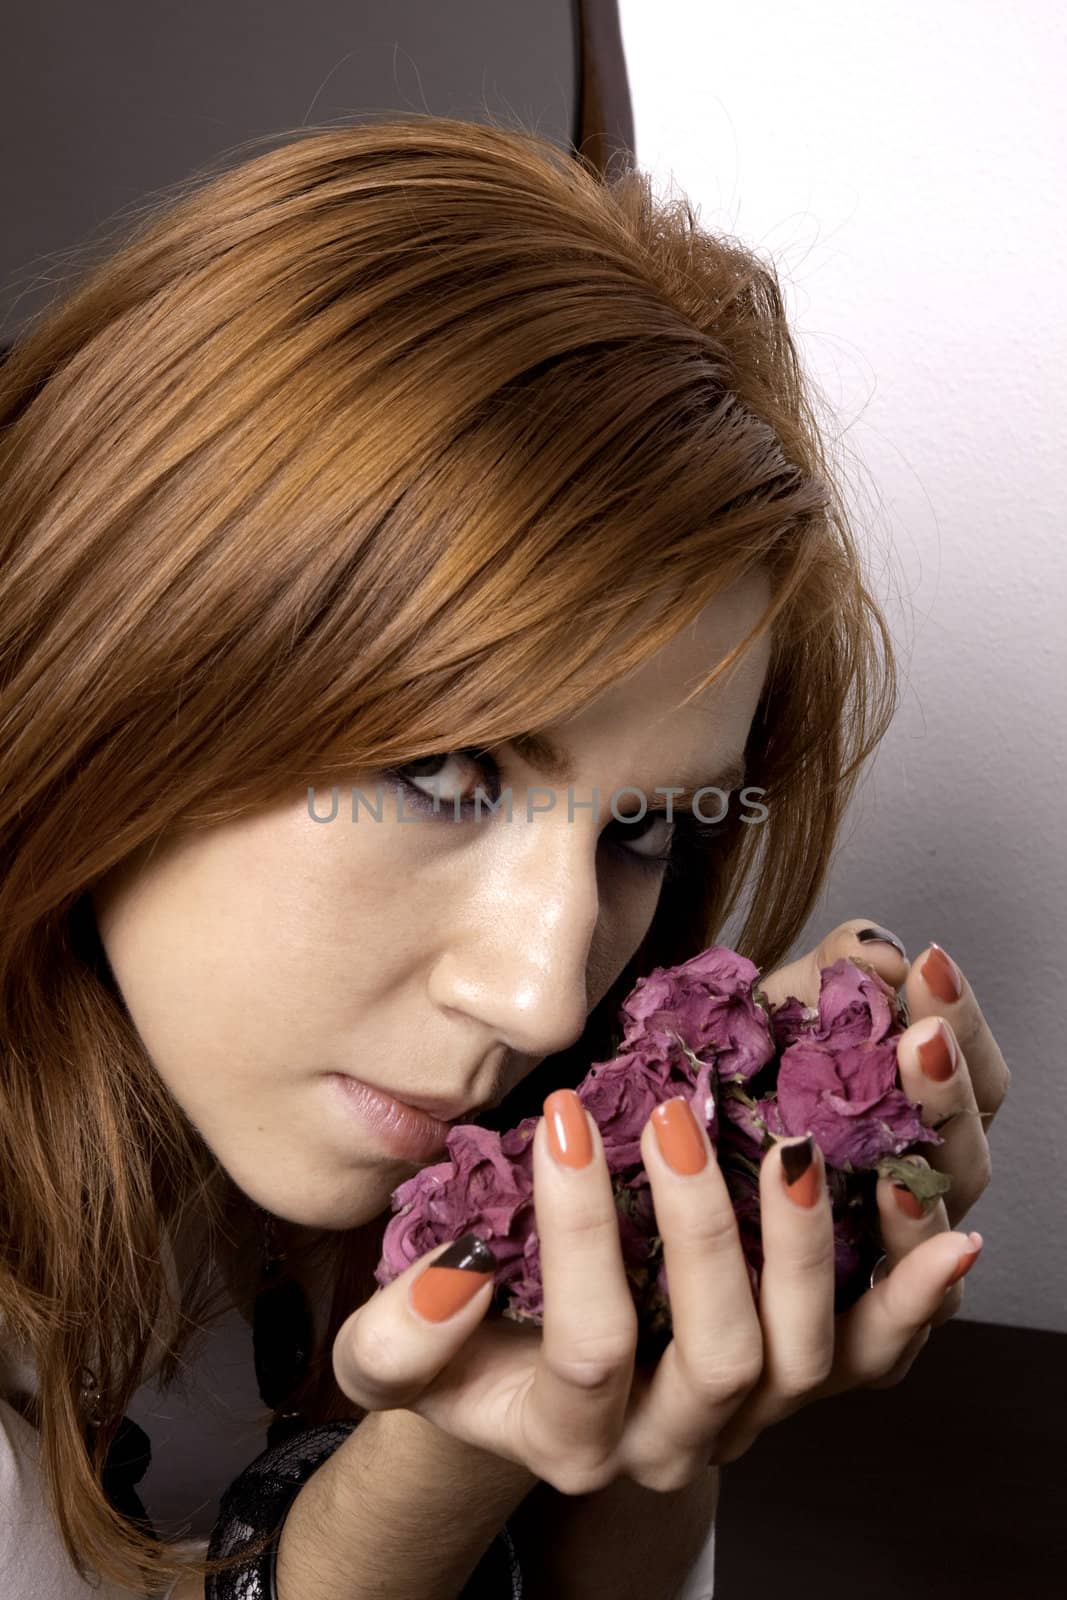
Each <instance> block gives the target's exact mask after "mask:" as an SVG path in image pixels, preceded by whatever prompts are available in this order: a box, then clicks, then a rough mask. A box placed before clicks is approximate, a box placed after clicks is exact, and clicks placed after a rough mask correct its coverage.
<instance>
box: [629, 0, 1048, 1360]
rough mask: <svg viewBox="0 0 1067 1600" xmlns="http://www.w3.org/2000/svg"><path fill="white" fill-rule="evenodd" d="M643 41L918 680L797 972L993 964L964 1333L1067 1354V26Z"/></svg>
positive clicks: (645, 115)
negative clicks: (806, 398) (994, 1057)
mask: <svg viewBox="0 0 1067 1600" xmlns="http://www.w3.org/2000/svg"><path fill="white" fill-rule="evenodd" d="M620 15H621V20H622V28H623V41H624V46H625V50H626V57H627V64H628V69H629V73H630V82H631V88H632V92H633V104H634V118H635V129H636V148H637V159H638V164H639V165H640V166H641V167H642V168H644V169H645V170H646V171H650V172H651V173H652V174H653V176H654V178H655V180H656V185H657V187H662V186H666V185H668V184H669V183H670V181H671V180H672V179H673V183H674V186H675V188H676V189H679V190H681V191H684V192H685V193H687V194H688V196H689V198H690V199H691V201H692V202H693V203H694V204H695V205H696V206H697V207H698V208H699V213H700V221H701V224H702V226H704V227H705V228H708V229H709V230H712V231H715V232H725V233H730V234H735V235H737V236H738V237H739V238H741V239H742V240H743V241H744V242H745V243H746V244H749V245H751V246H753V247H755V248H756V249H757V251H758V252H760V253H761V254H763V255H764V256H765V257H767V258H771V259H773V261H774V262H775V264H776V266H777V268H778V271H779V275H780V279H781V282H782V287H783V290H784V292H785V295H786V301H787V305H788V307H789V310H790V314H791V317H792V319H793V323H794V327H795V328H796V330H797V332H798V334H799V336H800V342H801V348H802V353H803V355H804V359H805V362H806V365H807V367H808V370H809V372H810V374H811V376H812V377H813V379H814V380H815V382H816V383H817V384H818V386H819V387H820V389H821V390H822V392H823V394H824V396H825V398H826V401H827V402H828V403H829V405H830V406H831V407H832V410H833V412H834V414H835V415H836V419H837V422H836V426H835V431H836V433H838V434H839V436H840V442H839V446H838V455H839V461H840V464H841V466H842V468H843V470H844V472H845V473H846V476H847V479H848V482H849V484H850V502H851V504H852V507H853V511H854V514H855V516H856V518H857V531H858V532H859V534H860V536H861V539H862V541H863V543H864V546H865V548H866V549H867V551H868V553H869V555H868V560H869V571H870V574H871V578H872V582H873V586H874V588H875V592H876V593H877V595H878V597H879V599H880V600H881V602H882V603H883V605H884V607H885V609H886V611H887V614H888V616H889V619H890V622H891V626H892V630H893V635H894V639H895V641H896V643H897V645H898V648H899V652H900V656H901V662H902V666H903V668H904V672H903V680H904V681H903V690H902V696H901V704H900V710H899V711H898V713H897V717H896V720H895V722H894V724H893V726H892V729H891V730H890V733H889V734H888V735H887V737H886V739H885V740H884V742H883V744H882V746H881V747H880V749H879V752H878V754H877V756H876V757H875V758H874V760H873V761H872V763H871V765H870V767H869V768H868V775H867V777H866V778H865V780H864V781H863V783H862V784H861V788H860V791H859V793H858V796H857V799H856V801H855V802H854V804H853V807H852V811H851V813H850V816H849V819H848V821H847V823H846V827H845V832H844V835H843V842H842V846H841V848H840V850H839V852H838V854H837V856H836V859H835V863H834V868H833V872H832V876H831V879H830V883H829V892H828V894H827V895H826V896H825V898H824V900H823V902H822V904H821V905H820V907H819V908H818V910H817V913H816V915H815V916H814V917H813V918H812V920H811V922H810V923H809V925H808V929H807V930H806V932H805V935H804V937H803V938H802V939H801V940H800V941H799V942H798V944H797V946H796V949H795V951H794V954H799V953H800V951H801V950H804V949H807V948H808V947H809V946H810V945H812V944H814V943H815V942H816V941H817V940H818V938H819V937H821V935H822V934H823V933H824V932H826V931H827V930H828V929H830V928H831V927H833V926H834V925H835V924H836V923H838V922H840V921H843V920H844V919H845V918H848V917H855V916H870V917H871V918H874V919H876V920H877V921H879V922H881V923H882V924H883V926H886V927H889V928H892V929H893V930H894V931H895V932H896V933H898V934H899V935H900V937H901V938H902V939H903V940H904V943H905V945H906V946H907V949H908V952H909V955H912V956H915V955H917V954H918V953H919V952H920V951H921V950H922V949H923V948H924V947H925V946H926V945H927V944H928V943H929V942H930V941H931V940H935V941H936V942H937V943H938V944H940V945H942V946H943V947H944V948H945V949H946V950H947V951H948V952H949V954H950V955H951V956H952V957H953V958H954V959H955V960H956V961H957V962H958V963H959V965H960V966H961V967H962V968H963V970H964V972H965V973H966V974H967V976H968V978H969V979H970V982H971V984H972V985H973V988H974V990H975V993H976V995H977V997H978V1000H979V1003H980V1004H981V1006H982V1007H983V1010H984V1012H985V1014H986V1017H987V1019H988V1021H989V1023H990V1026H991V1027H992V1029H993V1032H994V1034H995V1035H996V1037H997V1039H998V1041H999V1043H1000V1046H1001V1049H1002V1050H1003V1052H1004V1057H1005V1060H1006V1061H1007V1063H1008V1066H1009V1067H1010V1069H1011V1071H1012V1073H1013V1082H1012V1087H1011V1092H1010V1095H1009V1097H1008V1099H1007V1101H1006V1102H1005V1104H1004V1107H1003V1109H1002V1110H1001V1112H1000V1114H999V1115H998V1117H997V1119H996V1123H995V1125H994V1127H993V1129H992V1133H991V1140H990V1143H991V1148H992V1153H993V1168H994V1171H993V1180H992V1183H991V1185H990V1187H989V1188H988V1189H987V1190H986V1193H985V1195H984V1196H983V1197H982V1199H981V1200H980V1201H979V1202H978V1204H977V1205H976V1206H975V1207H974V1209H973V1210H972V1212H971V1213H970V1215H969V1217H968V1219H967V1220H966V1221H965V1222H964V1224H963V1230H964V1231H966V1230H967V1229H968V1228H971V1227H974V1228H977V1229H978V1231H979V1232H980V1233H982V1235H983V1236H984V1238H985V1250H984V1252H983V1255H982V1256H981V1258H980V1260H979V1261H978V1263H977V1264H976V1266H975V1267H974V1269H973V1270H972V1271H971V1273H970V1275H969V1276H968V1278H967V1281H966V1289H965V1301H964V1306H963V1309H962V1310H961V1312H960V1316H961V1317H963V1318H967V1319H975V1320H981V1321H986V1322H1002V1323H1012V1324H1015V1325H1017V1326H1023V1327H1030V1328H1047V1329H1058V1330H1061V1331H1062V1330H1067V1271H1065V1265H1064V1264H1065V1261H1067V1242H1065V1240H1067V1198H1065V1197H1067V1174H1065V1172H1064V1166H1063V1164H1064V1162H1065V1161H1067V1081H1065V1061H1064V1057H1065V1046H1064V1042H1063V1039H1064V1032H1065V1025H1067V982H1065V972H1067V935H1065V926H1064V923H1065V917H1064V911H1065V906H1067V843H1065V820H1067V818H1065V805H1064V792H1065V788H1067V772H1065V762H1064V735H1065V727H1067V717H1065V714H1064V713H1065V692H1064V681H1065V669H1067V650H1065V646H1064V627H1065V610H1067V607H1065V594H1067V583H1065V569H1067V539H1065V536H1064V524H1065V511H1064V504H1063V502H1064V487H1065V474H1064V470H1063V464H1062V458H1063V452H1064V432H1065V429H1064V420H1065V406H1064V392H1065V383H1067V380H1065V373H1067V339H1065V335H1064V324H1065V316H1064V296H1065V290H1067V272H1065V260H1064V257H1065V249H1064V232H1065V228H1064V210H1065V201H1067V182H1065V167H1067V162H1065V151H1064V147H1065V142H1067V141H1065V121H1064V117H1063V114H1062V109H1059V108H1061V107H1062V90H1063V85H1064V83H1067V46H1065V30H1064V22H1063V14H1062V11H1061V9H1060V8H1059V7H1058V6H1054V5H1053V4H1052V3H1051V0H1048V3H1045V0H1034V3H1031V4H1028V5H1022V6H1020V5H1011V4H994V3H991V0H984V3H975V0H971V3H968V4H965V3H963V0H938V3H937V4H929V3H926V4H919V3H916V0H907V3H903V4H901V3H895V4H893V5H892V6H888V5H884V4H883V5H881V6H878V5H866V6H863V7H862V8H857V7H856V6H855V4H847V3H845V0H818V3H809V4H803V5H798V4H796V3H795V0H794V3H791V4H790V3H786V0H757V3H753V4H749V5H746V6H743V7H732V6H726V5H712V4H708V3H697V0H657V3H655V4H649V3H647V0H621V3H620ZM724 942H728V941H724Z"/></svg>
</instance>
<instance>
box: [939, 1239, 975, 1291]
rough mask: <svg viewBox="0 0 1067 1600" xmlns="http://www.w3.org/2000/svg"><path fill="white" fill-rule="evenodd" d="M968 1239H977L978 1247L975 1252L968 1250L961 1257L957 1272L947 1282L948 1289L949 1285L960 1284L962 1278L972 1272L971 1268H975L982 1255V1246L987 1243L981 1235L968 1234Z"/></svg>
mask: <svg viewBox="0 0 1067 1600" xmlns="http://www.w3.org/2000/svg"><path fill="white" fill-rule="evenodd" d="M967 1237H968V1238H969V1239H977V1240H978V1247H977V1249H975V1250H968V1251H967V1253H966V1254H965V1255H962V1256H960V1259H959V1261H958V1262H957V1265H956V1270H955V1272H954V1273H953V1274H952V1276H951V1278H948V1279H947V1280H946V1283H945V1287H946V1289H947V1288H948V1286H949V1284H953V1283H958V1281H959V1280H960V1278H962V1277H963V1275H964V1274H965V1273H967V1272H970V1270H971V1268H972V1267H973V1266H974V1264H975V1262H976V1261H977V1260H978V1257H979V1256H980V1255H981V1253H982V1245H983V1244H984V1242H985V1241H984V1240H983V1238H982V1235H981V1234H980V1233H971V1234H968V1236H967Z"/></svg>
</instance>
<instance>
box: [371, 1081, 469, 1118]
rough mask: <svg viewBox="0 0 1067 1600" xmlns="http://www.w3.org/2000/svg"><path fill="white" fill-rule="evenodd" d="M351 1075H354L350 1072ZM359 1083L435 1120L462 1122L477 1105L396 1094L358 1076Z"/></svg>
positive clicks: (426, 1096)
mask: <svg viewBox="0 0 1067 1600" xmlns="http://www.w3.org/2000/svg"><path fill="white" fill-rule="evenodd" d="M351 1076H355V1075H354V1074H351ZM358 1081H359V1082H360V1083H365V1084H366V1085H367V1088H368V1089H373V1090H374V1091H375V1093H376V1094H384V1095H388V1096H389V1098H390V1099H391V1100H398V1101H399V1102H400V1104H401V1105H402V1106H409V1107H410V1108H411V1109H412V1110H413V1111H424V1112H425V1113H426V1115H427V1116H428V1117H433V1118H434V1119H435V1120H436V1121H437V1122H449V1123H451V1122H462V1120H463V1119H464V1117H466V1116H474V1115H475V1114H476V1113H477V1112H478V1111H479V1110H480V1107H479V1106H464V1105H461V1104H459V1103H458V1102H457V1101H455V1100H439V1099H435V1098H434V1097H433V1096H432V1095H410V1094H407V1093H404V1094H402V1095H400V1094H397V1093H396V1091H395V1090H394V1089H386V1088H385V1087H384V1086H383V1085H382V1084H379V1083H371V1082H370V1080H369V1079H368V1078H360V1079H359V1080H358Z"/></svg>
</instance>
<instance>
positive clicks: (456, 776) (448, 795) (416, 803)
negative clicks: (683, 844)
mask: <svg viewBox="0 0 1067 1600" xmlns="http://www.w3.org/2000/svg"><path fill="white" fill-rule="evenodd" d="M464 769H466V772H465V776H466V782H464ZM386 775H387V776H388V777H390V778H392V779H394V780H395V781H396V782H398V783H399V784H401V785H402V787H403V788H404V789H405V790H406V791H407V794H408V797H409V799H410V801H411V804H412V806H413V807H414V809H415V810H417V811H424V812H427V813H431V814H435V815H437V816H444V817H449V816H467V815H470V814H471V813H473V812H474V810H475V796H476V794H477V791H478V790H479V789H480V790H481V792H482V794H483V796H484V798H485V800H486V801H489V802H495V801H496V800H498V798H499V795H500V782H499V780H500V770H499V767H498V766H497V763H496V761H495V760H494V758H493V757H492V756H490V755H489V754H488V753H487V752H486V751H483V750H478V749H475V748H467V749H461V750H448V751H446V752H444V753H443V754H438V755H432V756H419V757H417V758H416V759H415V760H414V761H405V762H404V764H403V766H399V767H390V768H389V769H388V771H387V774H386ZM482 815H483V817H488V816H490V815H491V813H489V812H488V811H483V813H482ZM613 829H614V830H615V831H614V833H613V832H612V830H613ZM676 829H677V823H676V822H674V821H671V820H670V819H668V817H667V815H666V813H665V812H663V811H646V812H645V814H644V816H643V817H634V818H633V819H630V818H626V817H624V818H622V819H621V820H620V819H619V818H617V817H616V818H613V820H612V821H611V822H610V823H609V824H608V826H607V828H606V829H605V834H604V836H605V838H606V839H607V842H608V843H609V844H613V845H615V846H616V847H617V848H618V849H621V850H622V852H623V853H624V854H625V855H626V856H628V857H630V858H631V859H633V860H636V861H638V862H640V864H641V865H642V866H647V867H650V868H658V867H662V866H666V865H668V864H669V863H670V862H671V859H672V846H673V844H674V841H675V833H676Z"/></svg>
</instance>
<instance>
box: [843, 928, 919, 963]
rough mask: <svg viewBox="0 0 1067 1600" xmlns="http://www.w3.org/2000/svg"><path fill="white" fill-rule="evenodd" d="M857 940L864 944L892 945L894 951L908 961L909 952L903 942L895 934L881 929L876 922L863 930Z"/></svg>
mask: <svg viewBox="0 0 1067 1600" xmlns="http://www.w3.org/2000/svg"><path fill="white" fill-rule="evenodd" d="M856 938H857V939H859V940H861V942H862V943H863V944H870V943H872V941H877V942H878V943H879V944H891V945H892V946H893V949H894V950H896V951H898V952H899V954H900V955H902V956H903V957H904V959H905V961H906V960H907V959H908V952H907V951H906V950H905V948H904V944H903V941H902V940H901V939H898V938H897V936H896V934H895V933H890V931H889V929H888V928H880V927H879V926H878V924H877V923H876V922H875V923H872V924H871V926H870V927H869V928H861V929H860V931H859V933H857V935H856Z"/></svg>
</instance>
